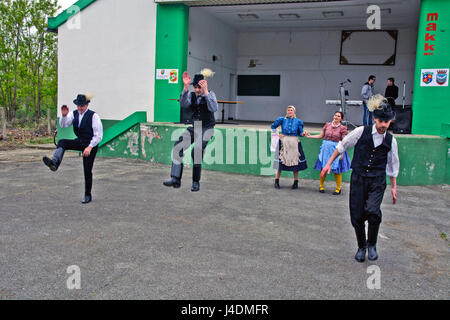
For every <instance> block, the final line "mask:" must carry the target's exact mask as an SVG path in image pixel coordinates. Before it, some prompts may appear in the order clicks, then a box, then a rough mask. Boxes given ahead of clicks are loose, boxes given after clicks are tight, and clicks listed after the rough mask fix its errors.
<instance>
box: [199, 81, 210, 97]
mask: <svg viewBox="0 0 450 320" xmlns="http://www.w3.org/2000/svg"><path fill="white" fill-rule="evenodd" d="M198 84H199V85H200V87H201V88H202V91H203V93H204V94H205V95H206V96H207V95H208V82H207V81H206V80H205V79H203V80H200V81H199V82H198Z"/></svg>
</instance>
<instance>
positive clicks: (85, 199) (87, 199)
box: [81, 194, 92, 204]
mask: <svg viewBox="0 0 450 320" xmlns="http://www.w3.org/2000/svg"><path fill="white" fill-rule="evenodd" d="M91 201H92V196H91V195H90V194H85V195H84V198H83V200H82V201H81V203H84V204H86V203H89V202H91Z"/></svg>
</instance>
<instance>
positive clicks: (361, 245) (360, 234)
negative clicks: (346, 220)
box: [355, 224, 367, 262]
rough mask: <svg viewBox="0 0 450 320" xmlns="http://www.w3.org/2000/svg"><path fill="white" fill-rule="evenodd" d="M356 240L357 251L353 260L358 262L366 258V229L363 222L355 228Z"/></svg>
mask: <svg viewBox="0 0 450 320" xmlns="http://www.w3.org/2000/svg"><path fill="white" fill-rule="evenodd" d="M355 234H356V240H357V241H358V251H357V252H356V255H355V260H356V261H358V262H364V260H366V249H367V241H366V230H365V228H364V224H363V225H362V226H359V227H357V228H355Z"/></svg>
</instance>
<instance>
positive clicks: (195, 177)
mask: <svg viewBox="0 0 450 320" xmlns="http://www.w3.org/2000/svg"><path fill="white" fill-rule="evenodd" d="M201 174H202V165H201V164H194V167H193V168H192V188H191V191H192V192H196V191H198V190H200V177H201Z"/></svg>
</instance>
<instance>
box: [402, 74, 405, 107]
mask: <svg viewBox="0 0 450 320" xmlns="http://www.w3.org/2000/svg"><path fill="white" fill-rule="evenodd" d="M405 92H406V81H403V98H402V100H403V104H402V109H405Z"/></svg>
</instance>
